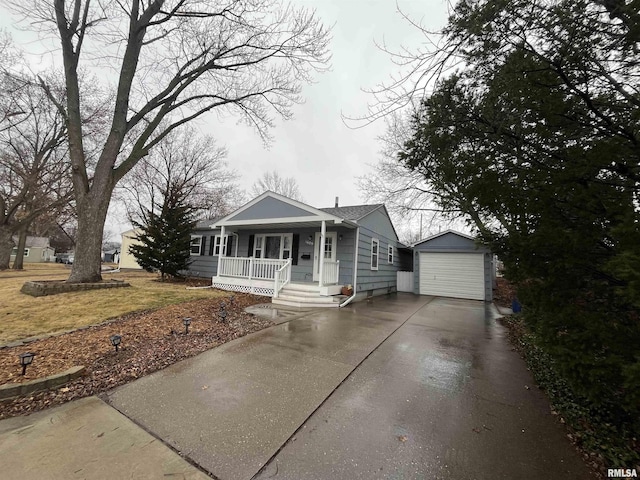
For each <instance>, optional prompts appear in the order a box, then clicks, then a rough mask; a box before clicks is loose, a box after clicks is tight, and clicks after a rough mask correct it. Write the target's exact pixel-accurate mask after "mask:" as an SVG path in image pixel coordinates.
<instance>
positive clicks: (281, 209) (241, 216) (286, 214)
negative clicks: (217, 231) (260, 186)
mask: <svg viewBox="0 0 640 480" xmlns="http://www.w3.org/2000/svg"><path fill="white" fill-rule="evenodd" d="M317 216H318V214H317V213H314V212H311V211H309V210H308V209H305V208H300V207H299V206H297V205H292V204H291V203H289V202H285V201H283V200H280V199H278V198H274V197H271V196H266V197H264V198H262V199H260V201H258V202H256V203H254V204H253V205H251V206H250V207H247V208H245V209H241V210H240V211H238V212H237V213H235V214H233V215H232V216H229V217H228V218H227V220H228V221H230V222H233V221H237V220H264V219H269V218H291V217H317Z"/></svg>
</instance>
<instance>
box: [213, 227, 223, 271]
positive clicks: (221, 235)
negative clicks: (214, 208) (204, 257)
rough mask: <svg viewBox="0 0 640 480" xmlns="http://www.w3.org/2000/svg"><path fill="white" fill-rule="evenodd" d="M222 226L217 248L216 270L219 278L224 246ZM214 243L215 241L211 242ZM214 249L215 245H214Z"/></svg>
mask: <svg viewBox="0 0 640 480" xmlns="http://www.w3.org/2000/svg"><path fill="white" fill-rule="evenodd" d="M224 233H225V231H224V225H222V226H221V227H220V247H219V248H218V268H217V273H218V276H220V264H221V263H222V245H224ZM213 241H214V242H215V239H214V240H213ZM214 247H215V243H214Z"/></svg>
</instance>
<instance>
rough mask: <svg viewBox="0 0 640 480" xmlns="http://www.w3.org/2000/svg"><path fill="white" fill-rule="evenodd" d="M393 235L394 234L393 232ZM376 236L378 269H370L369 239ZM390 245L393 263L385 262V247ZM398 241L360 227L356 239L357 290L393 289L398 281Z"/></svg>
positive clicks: (373, 291) (372, 291)
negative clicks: (392, 249) (392, 248)
mask: <svg viewBox="0 0 640 480" xmlns="http://www.w3.org/2000/svg"><path fill="white" fill-rule="evenodd" d="M394 237H395V234H394ZM373 238H377V239H378V241H379V244H378V252H379V255H378V270H371V240H372V239H373ZM389 245H392V246H393V247H394V248H395V250H394V259H393V264H389V263H388V262H387V248H388V246H389ZM399 246H400V242H398V241H397V240H396V239H395V238H389V237H387V236H385V235H383V234H381V233H379V232H374V231H373V230H370V229H368V228H365V227H360V238H359V241H358V252H359V253H358V278H357V282H356V283H357V292H358V293H360V292H371V294H375V290H381V289H384V290H387V291H389V290H390V291H395V289H396V284H397V281H398V277H397V272H398V270H400V259H399V255H398V250H397V249H398V247H399Z"/></svg>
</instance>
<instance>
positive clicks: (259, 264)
mask: <svg viewBox="0 0 640 480" xmlns="http://www.w3.org/2000/svg"><path fill="white" fill-rule="evenodd" d="M286 263H289V264H290V263H291V260H290V259H287V260H277V259H272V258H253V257H249V258H246V257H220V260H219V265H218V276H219V277H240V278H249V279H251V278H256V279H260V280H275V278H276V271H277V270H279V269H281V268H282V267H283V266H284V265H285V264H286Z"/></svg>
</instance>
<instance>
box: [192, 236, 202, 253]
mask: <svg viewBox="0 0 640 480" xmlns="http://www.w3.org/2000/svg"><path fill="white" fill-rule="evenodd" d="M202 239H203V236H202V235H191V245H190V250H191V252H190V253H191V255H201V253H202Z"/></svg>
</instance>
